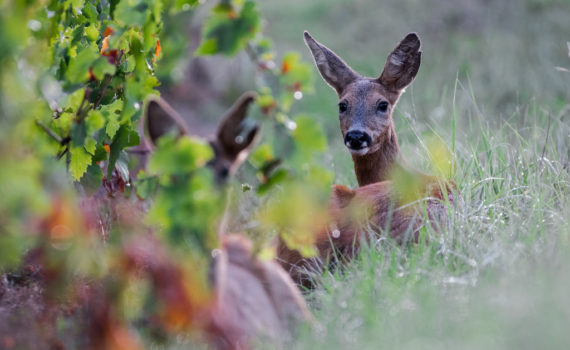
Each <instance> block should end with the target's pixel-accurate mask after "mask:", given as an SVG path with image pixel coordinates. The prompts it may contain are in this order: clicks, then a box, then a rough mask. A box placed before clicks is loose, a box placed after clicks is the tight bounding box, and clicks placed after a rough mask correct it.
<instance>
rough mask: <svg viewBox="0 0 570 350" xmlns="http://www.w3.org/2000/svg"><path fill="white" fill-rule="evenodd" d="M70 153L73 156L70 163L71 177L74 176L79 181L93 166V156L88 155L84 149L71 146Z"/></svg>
mask: <svg viewBox="0 0 570 350" xmlns="http://www.w3.org/2000/svg"><path fill="white" fill-rule="evenodd" d="M69 153H70V155H71V158H70V161H69V170H70V171H71V176H73V178H74V179H75V180H77V181H79V180H81V177H82V176H83V174H85V171H86V170H87V167H88V166H89V165H91V160H92V156H91V155H90V154H89V153H87V151H85V149H84V148H83V147H78V146H70V147H69Z"/></svg>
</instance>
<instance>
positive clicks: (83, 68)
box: [65, 46, 99, 84]
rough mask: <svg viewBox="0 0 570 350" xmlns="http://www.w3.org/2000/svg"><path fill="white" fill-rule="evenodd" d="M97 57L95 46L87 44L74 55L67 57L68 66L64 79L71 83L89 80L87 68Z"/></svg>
mask: <svg viewBox="0 0 570 350" xmlns="http://www.w3.org/2000/svg"><path fill="white" fill-rule="evenodd" d="M97 58H99V52H98V51H97V47H96V46H95V47H94V46H87V47H86V48H84V49H83V50H82V51H81V52H79V53H78V54H77V56H76V57H71V58H70V59H69V66H68V68H67V72H66V73H65V77H66V79H67V80H68V81H69V82H70V83H72V84H78V83H84V82H86V81H87V80H89V68H90V67H91V65H93V62H95V60H96V59H97Z"/></svg>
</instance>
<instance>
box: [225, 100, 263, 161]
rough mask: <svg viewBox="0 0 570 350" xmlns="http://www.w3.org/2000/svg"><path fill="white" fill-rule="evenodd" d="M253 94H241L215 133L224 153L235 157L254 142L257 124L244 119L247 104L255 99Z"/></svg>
mask: <svg viewBox="0 0 570 350" xmlns="http://www.w3.org/2000/svg"><path fill="white" fill-rule="evenodd" d="M255 98H256V96H255V94H254V93H252V92H248V93H245V94H243V95H242V96H241V97H240V98H239V99H238V100H237V101H236V102H235V103H234V105H233V106H232V107H231V108H230V109H229V110H228V111H227V112H226V114H225V115H224V117H223V118H222V121H221V123H220V126H219V127H218V132H217V135H216V141H217V143H218V145H219V146H220V147H221V148H222V150H223V151H224V153H225V154H227V155H229V156H235V157H237V156H238V154H239V153H240V152H242V151H243V150H245V149H247V148H249V147H250V146H252V145H253V143H254V142H255V140H256V138H257V135H258V133H259V126H258V125H257V124H256V123H254V122H251V121H250V122H248V120H246V117H247V110H248V107H249V105H250V104H251V103H252V102H253V101H255Z"/></svg>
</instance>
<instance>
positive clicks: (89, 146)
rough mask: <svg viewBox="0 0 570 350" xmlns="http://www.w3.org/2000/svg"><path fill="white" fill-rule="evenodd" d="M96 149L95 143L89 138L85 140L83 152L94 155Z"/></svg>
mask: <svg viewBox="0 0 570 350" xmlns="http://www.w3.org/2000/svg"><path fill="white" fill-rule="evenodd" d="M96 149H97V141H95V140H94V139H92V138H91V137H89V138H87V139H86V140H85V150H86V151H87V153H89V154H91V155H95V150H96Z"/></svg>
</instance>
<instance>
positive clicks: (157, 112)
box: [145, 98, 188, 145]
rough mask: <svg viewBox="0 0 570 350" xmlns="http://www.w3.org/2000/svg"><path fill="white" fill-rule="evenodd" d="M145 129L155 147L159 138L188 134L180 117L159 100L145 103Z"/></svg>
mask: <svg viewBox="0 0 570 350" xmlns="http://www.w3.org/2000/svg"><path fill="white" fill-rule="evenodd" d="M145 127H146V130H147V132H148V137H149V138H150V141H151V142H152V144H153V145H156V143H157V141H158V139H159V138H160V137H161V136H163V135H165V134H168V133H175V134H177V135H185V134H188V131H187V130H186V127H185V126H184V122H183V120H182V117H180V116H179V115H178V113H176V111H175V110H174V109H172V107H170V106H169V105H168V103H167V102H166V101H164V100H163V99H161V98H152V99H150V100H149V101H148V102H147V105H146V113H145Z"/></svg>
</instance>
